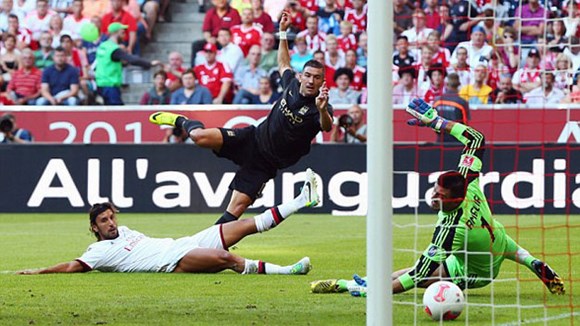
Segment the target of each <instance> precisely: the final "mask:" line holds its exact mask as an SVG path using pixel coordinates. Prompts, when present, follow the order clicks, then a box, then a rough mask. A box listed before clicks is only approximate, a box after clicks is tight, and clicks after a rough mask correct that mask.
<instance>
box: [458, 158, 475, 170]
mask: <svg viewBox="0 0 580 326" xmlns="http://www.w3.org/2000/svg"><path fill="white" fill-rule="evenodd" d="M473 162H475V158H474V157H473V156H465V157H464V158H463V160H462V161H461V166H464V167H467V168H470V167H471V166H473Z"/></svg>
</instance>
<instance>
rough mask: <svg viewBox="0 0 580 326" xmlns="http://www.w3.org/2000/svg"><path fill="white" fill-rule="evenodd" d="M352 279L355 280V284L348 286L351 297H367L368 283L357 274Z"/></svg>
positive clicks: (350, 283)
mask: <svg viewBox="0 0 580 326" xmlns="http://www.w3.org/2000/svg"><path fill="white" fill-rule="evenodd" d="M352 278H353V280H354V284H352V283H353V282H349V284H348V285H347V288H348V292H349V293H350V295H352V296H353V297H363V298H364V297H366V296H367V281H366V280H365V279H363V278H362V277H360V276H358V275H357V274H354V275H353V276H352Z"/></svg>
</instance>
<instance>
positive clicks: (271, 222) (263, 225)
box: [254, 194, 307, 232]
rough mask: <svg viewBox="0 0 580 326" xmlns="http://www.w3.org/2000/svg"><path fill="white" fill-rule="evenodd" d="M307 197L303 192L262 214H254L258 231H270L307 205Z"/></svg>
mask: <svg viewBox="0 0 580 326" xmlns="http://www.w3.org/2000/svg"><path fill="white" fill-rule="evenodd" d="M306 202H307V199H306V198H304V196H302V194H301V195H300V196H298V197H296V198H294V199H293V200H292V201H290V202H288V203H284V204H282V205H279V206H276V207H272V208H270V209H269V210H267V211H265V212H263V213H262V214H260V215H257V216H254V221H255V223H256V229H257V230H258V232H264V231H268V230H270V229H271V228H273V227H276V226H277V225H278V224H280V223H282V222H283V221H284V220H285V219H286V218H287V217H288V216H290V215H292V214H294V213H296V212H297V211H298V210H299V209H301V208H302V207H304V206H305V205H306Z"/></svg>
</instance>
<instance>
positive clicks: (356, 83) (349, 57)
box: [345, 49, 367, 91]
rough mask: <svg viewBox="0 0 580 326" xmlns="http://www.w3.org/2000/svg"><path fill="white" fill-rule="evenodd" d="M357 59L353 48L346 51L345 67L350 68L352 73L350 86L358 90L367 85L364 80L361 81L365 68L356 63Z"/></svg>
mask: <svg viewBox="0 0 580 326" xmlns="http://www.w3.org/2000/svg"><path fill="white" fill-rule="evenodd" d="M357 59H358V58H357V55H356V51H355V50H353V49H350V50H348V51H346V55H345V67H346V68H348V69H350V70H352V73H353V77H352V81H351V83H350V88H352V89H354V90H355V91H360V90H362V89H363V88H365V87H367V85H366V82H364V81H363V76H364V74H365V72H366V71H367V70H366V69H365V68H363V67H361V66H359V65H357V64H356V61H357Z"/></svg>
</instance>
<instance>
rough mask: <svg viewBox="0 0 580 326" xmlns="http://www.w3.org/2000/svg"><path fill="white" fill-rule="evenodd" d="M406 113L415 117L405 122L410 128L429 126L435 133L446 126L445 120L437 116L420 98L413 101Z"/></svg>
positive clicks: (435, 111)
mask: <svg viewBox="0 0 580 326" xmlns="http://www.w3.org/2000/svg"><path fill="white" fill-rule="evenodd" d="M406 111H407V113H409V114H410V115H412V116H413V117H415V118H414V119H410V120H408V121H407V124H408V125H410V126H420V127H425V126H429V127H431V128H433V129H434V130H435V131H439V130H441V129H442V128H444V127H445V125H446V124H447V120H445V119H443V118H441V117H439V116H438V114H437V110H435V109H434V108H433V107H432V106H431V105H429V104H428V103H427V102H425V101H423V100H422V99H420V98H415V99H413V100H412V101H411V103H409V105H408V106H407V109H406Z"/></svg>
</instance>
